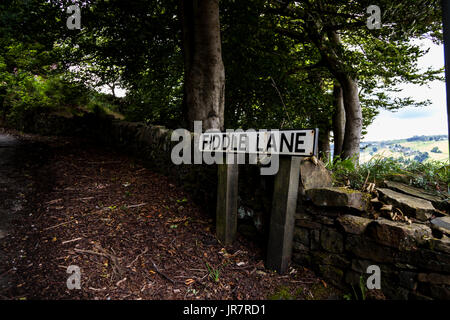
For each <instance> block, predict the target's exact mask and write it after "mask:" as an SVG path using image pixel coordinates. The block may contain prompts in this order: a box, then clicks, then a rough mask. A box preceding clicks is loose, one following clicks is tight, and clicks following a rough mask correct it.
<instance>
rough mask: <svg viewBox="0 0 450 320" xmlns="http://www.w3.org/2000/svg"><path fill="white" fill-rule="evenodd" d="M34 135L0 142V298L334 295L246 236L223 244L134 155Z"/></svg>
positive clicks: (206, 217) (203, 218) (183, 198)
mask: <svg viewBox="0 0 450 320" xmlns="http://www.w3.org/2000/svg"><path fill="white" fill-rule="evenodd" d="M1 139H3V138H1ZM33 139H36V138H32V139H31V141H30V139H29V140H28V141H27V142H18V141H17V140H14V141H15V142H14V143H13V144H14V145H15V146H19V145H21V146H22V147H17V148H15V147H14V150H10V151H11V153H12V154H9V155H5V152H3V153H2V152H1V151H0V161H7V162H8V163H10V164H9V165H8V166H3V169H2V170H1V171H0V179H3V180H1V181H0V183H1V184H0V187H1V188H3V189H2V193H1V196H0V200H1V203H2V208H3V209H2V210H3V211H0V213H1V215H6V216H7V215H8V214H11V213H13V217H12V219H9V218H8V219H6V220H8V223H7V224H9V227H8V228H5V227H2V225H1V224H5V225H6V223H4V222H1V224H0V229H2V228H5V229H6V230H8V231H7V232H5V233H4V236H3V238H2V239H0V254H1V255H2V257H1V259H0V277H2V278H3V286H2V287H0V298H2V299H267V298H285V299H327V298H336V297H338V295H339V293H338V292H336V291H335V290H334V289H331V288H330V286H328V285H327V284H326V283H325V282H324V281H322V280H320V279H318V278H316V277H315V276H314V274H313V273H312V272H310V271H308V270H306V269H297V270H295V269H291V270H290V271H291V272H290V274H289V275H285V276H280V275H277V274H275V273H272V272H269V271H268V270H265V269H264V264H263V258H264V254H263V251H262V249H261V248H260V247H258V246H257V245H256V244H255V243H252V242H250V241H248V240H246V239H245V238H242V237H239V238H238V239H237V241H236V242H235V244H234V245H233V246H231V247H226V248H224V247H223V246H222V245H221V244H220V243H218V241H217V240H216V238H215V236H214V223H213V220H212V219H211V214H209V213H207V212H203V211H202V210H201V209H200V208H199V207H198V206H196V205H195V204H194V203H193V202H192V201H191V200H190V199H189V196H188V195H187V194H186V193H185V192H184V191H183V190H181V189H180V188H178V187H177V186H176V185H175V184H174V183H173V181H171V180H170V179H169V178H167V177H165V176H162V175H159V174H156V173H153V172H151V171H150V170H148V169H146V168H144V167H142V166H141V165H139V164H137V163H136V162H135V161H134V160H133V159H131V158H129V157H127V156H124V155H121V154H118V153H115V152H113V151H111V150H105V149H101V148H98V147H95V146H92V145H89V144H87V143H86V142H83V141H74V140H67V141H66V140H64V139H50V140H48V141H44V142H45V143H44V142H42V141H40V142H39V143H36V142H35V141H33ZM1 141H3V140H0V143H1ZM16 143H17V144H16ZM32 150H34V151H35V152H32ZM23 151H26V152H23ZM36 152H38V153H36ZM18 157H19V158H20V159H21V161H17V159H18ZM12 159H16V160H13V161H10V160H12ZM37 160H38V161H37ZM5 168H7V169H5ZM5 188H6V191H4V189H5ZM24 188H25V189H24ZM21 197H22V198H24V199H23V201H22V200H21V201H20V202H15V200H16V199H20V198H21ZM18 203H19V204H18ZM15 205H20V206H22V207H21V208H20V207H17V208H16V209H19V208H20V210H17V211H15V210H16V209H14V206H15ZM0 219H3V218H0ZM0 221H1V220H0ZM69 266H78V267H79V268H80V271H81V278H80V279H81V289H80V290H76V289H75V290H69V289H68V288H67V284H66V282H67V279H68V277H69V276H70V274H68V273H67V268H68V267H69Z"/></svg>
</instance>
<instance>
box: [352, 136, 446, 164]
mask: <svg viewBox="0 0 450 320" xmlns="http://www.w3.org/2000/svg"><path fill="white" fill-rule="evenodd" d="M375 155H383V156H384V157H393V158H394V159H399V160H401V161H405V162H408V161H411V160H415V161H418V162H424V161H428V160H439V161H447V160H448V159H449V150H448V136H447V135H437V136H414V137H411V138H407V139H398V140H387V141H370V142H362V143H361V155H360V161H361V162H367V161H369V160H370V159H371V158H372V157H373V156H375Z"/></svg>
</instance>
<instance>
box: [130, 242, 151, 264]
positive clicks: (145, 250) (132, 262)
mask: <svg viewBox="0 0 450 320" xmlns="http://www.w3.org/2000/svg"><path fill="white" fill-rule="evenodd" d="M147 251H148V247H145V249H144V251H142V252H141V253H140V254H138V255H137V256H136V258H135V259H134V260H133V261H131V262H130V264H129V265H127V268H131V266H132V265H133V264H134V263H135V262H136V261H137V260H138V259H139V258H140V257H141V256H142V255H144V254H145V253H147Z"/></svg>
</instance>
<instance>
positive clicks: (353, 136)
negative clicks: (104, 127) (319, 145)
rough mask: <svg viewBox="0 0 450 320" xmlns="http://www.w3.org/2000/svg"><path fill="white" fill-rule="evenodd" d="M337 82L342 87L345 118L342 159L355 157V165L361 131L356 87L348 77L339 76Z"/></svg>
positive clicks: (353, 81)
mask: <svg viewBox="0 0 450 320" xmlns="http://www.w3.org/2000/svg"><path fill="white" fill-rule="evenodd" d="M339 82H340V83H341V86H342V93H343V98H344V108H345V118H346V120H345V135H344V143H343V146H342V157H343V158H344V159H347V158H352V157H355V162H356V163H357V162H358V159H359V151H360V150H359V144H360V141H361V131H362V111H361V104H360V102H359V91H358V85H357V83H356V81H355V80H354V79H352V78H351V77H350V76H349V75H343V76H341V77H340V79H339Z"/></svg>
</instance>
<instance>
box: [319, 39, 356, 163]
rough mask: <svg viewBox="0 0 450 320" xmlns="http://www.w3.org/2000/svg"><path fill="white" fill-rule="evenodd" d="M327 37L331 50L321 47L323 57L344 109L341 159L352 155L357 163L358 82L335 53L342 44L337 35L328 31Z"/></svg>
mask: <svg viewBox="0 0 450 320" xmlns="http://www.w3.org/2000/svg"><path fill="white" fill-rule="evenodd" d="M328 37H329V40H330V41H331V44H332V48H331V50H327V49H324V48H323V57H324V58H325V60H326V61H327V63H328V66H329V68H330V71H331V72H332V73H333V74H334V76H335V77H336V79H337V80H338V81H339V84H340V86H341V88H342V96H343V101H344V109H345V134H344V141H343V144H342V153H341V154H342V158H343V159H348V158H352V157H354V160H355V163H358V160H359V143H360V141H361V131H362V111H361V104H360V101H359V91H358V84H357V82H356V79H354V78H352V77H351V76H350V74H349V73H348V72H346V71H345V66H344V64H343V63H342V62H341V60H340V59H339V56H338V55H337V54H336V52H337V50H336V49H338V48H339V47H340V46H342V42H341V39H340V37H339V35H338V34H337V33H336V32H334V31H332V32H329V34H328Z"/></svg>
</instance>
